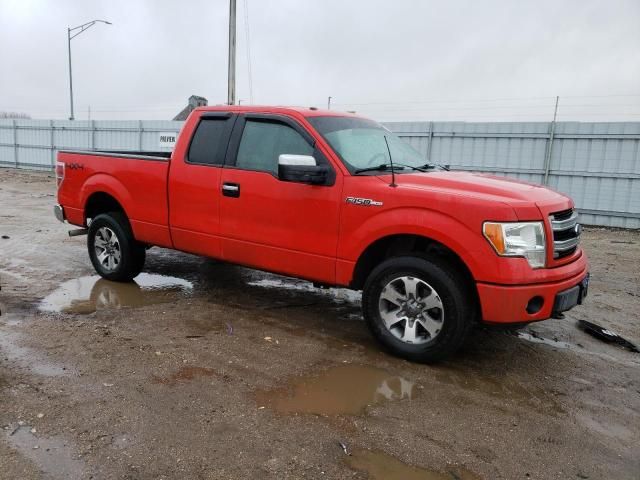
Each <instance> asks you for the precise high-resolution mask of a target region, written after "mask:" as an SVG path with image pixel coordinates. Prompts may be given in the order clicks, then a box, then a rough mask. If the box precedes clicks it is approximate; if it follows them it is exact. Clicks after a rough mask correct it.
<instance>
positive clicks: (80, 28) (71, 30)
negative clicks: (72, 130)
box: [67, 20, 112, 120]
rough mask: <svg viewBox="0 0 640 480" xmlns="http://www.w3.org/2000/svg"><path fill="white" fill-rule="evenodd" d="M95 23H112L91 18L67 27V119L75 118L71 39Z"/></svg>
mask: <svg viewBox="0 0 640 480" xmlns="http://www.w3.org/2000/svg"><path fill="white" fill-rule="evenodd" d="M96 23H105V24H107V25H112V23H111V22H107V21H106V20H92V21H90V22H87V23H83V24H82V25H78V26H77V27H73V28H67V46H68V49H69V102H70V104H71V115H70V116H69V120H75V118H74V116H73V76H72V74H71V40H72V39H74V38H76V37H77V36H78V35H80V34H81V33H82V32H84V31H85V30H87V29H89V28H91V27H93V26H94V25H95V24H96ZM74 32H75V33H74Z"/></svg>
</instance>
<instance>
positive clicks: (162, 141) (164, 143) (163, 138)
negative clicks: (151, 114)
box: [158, 132, 178, 148]
mask: <svg viewBox="0 0 640 480" xmlns="http://www.w3.org/2000/svg"><path fill="white" fill-rule="evenodd" d="M177 137H178V134H177V133H176V132H158V146H159V147H160V148H173V147H175V146H176V138H177Z"/></svg>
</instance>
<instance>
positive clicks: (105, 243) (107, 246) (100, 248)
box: [93, 227, 122, 272]
mask: <svg viewBox="0 0 640 480" xmlns="http://www.w3.org/2000/svg"><path fill="white" fill-rule="evenodd" d="M93 249H94V252H95V254H96V258H97V259H98V263H100V265H101V266H102V268H104V269H105V270H107V271H109V272H112V271H114V270H115V269H116V268H118V266H119V265H120V260H121V258H122V251H121V249H120V240H118V236H117V235H116V234H115V232H114V231H113V230H111V229H110V228H109V227H100V228H99V229H98V231H97V232H96V235H95V237H94V240H93Z"/></svg>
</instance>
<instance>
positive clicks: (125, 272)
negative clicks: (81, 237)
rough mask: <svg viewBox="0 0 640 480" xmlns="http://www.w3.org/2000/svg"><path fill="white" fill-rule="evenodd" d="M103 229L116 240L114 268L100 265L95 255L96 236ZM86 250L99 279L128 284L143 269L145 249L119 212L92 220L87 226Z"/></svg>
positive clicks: (101, 215) (105, 214)
mask: <svg viewBox="0 0 640 480" xmlns="http://www.w3.org/2000/svg"><path fill="white" fill-rule="evenodd" d="M103 228H107V229H109V230H110V231H111V232H113V233H114V234H115V236H116V238H117V243H118V246H119V252H120V259H119V261H118V262H117V265H116V266H115V267H114V268H108V266H106V265H104V264H103V263H101V261H100V260H99V259H98V254H97V253H96V245H95V242H96V234H98V232H99V231H100V230H101V229H103ZM87 248H88V250H89V258H91V263H92V264H93V268H95V270H96V272H98V274H99V275H100V276H101V277H103V278H106V279H107V280H112V281H114V282H130V281H131V280H133V279H134V278H135V277H137V276H138V275H139V274H140V272H141V271H142V268H143V267H144V262H145V259H146V250H145V247H144V245H142V244H141V243H139V242H137V241H136V239H135V238H134V237H133V232H132V231H131V226H130V225H129V221H128V220H127V217H126V216H125V215H124V214H123V213H121V212H109V213H103V214H100V215H98V216H96V217H95V218H94V219H93V221H92V222H91V225H90V226H89V234H88V236H87Z"/></svg>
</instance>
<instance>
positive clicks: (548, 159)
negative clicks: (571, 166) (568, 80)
mask: <svg viewBox="0 0 640 480" xmlns="http://www.w3.org/2000/svg"><path fill="white" fill-rule="evenodd" d="M559 100H560V97H556V108H555V110H554V111H553V121H552V122H551V125H550V126H549V145H548V146H547V155H546V157H545V159H544V179H543V184H544V185H548V184H549V169H550V168H551V153H552V151H553V136H554V134H555V132H556V118H557V116H558V101H559Z"/></svg>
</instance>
